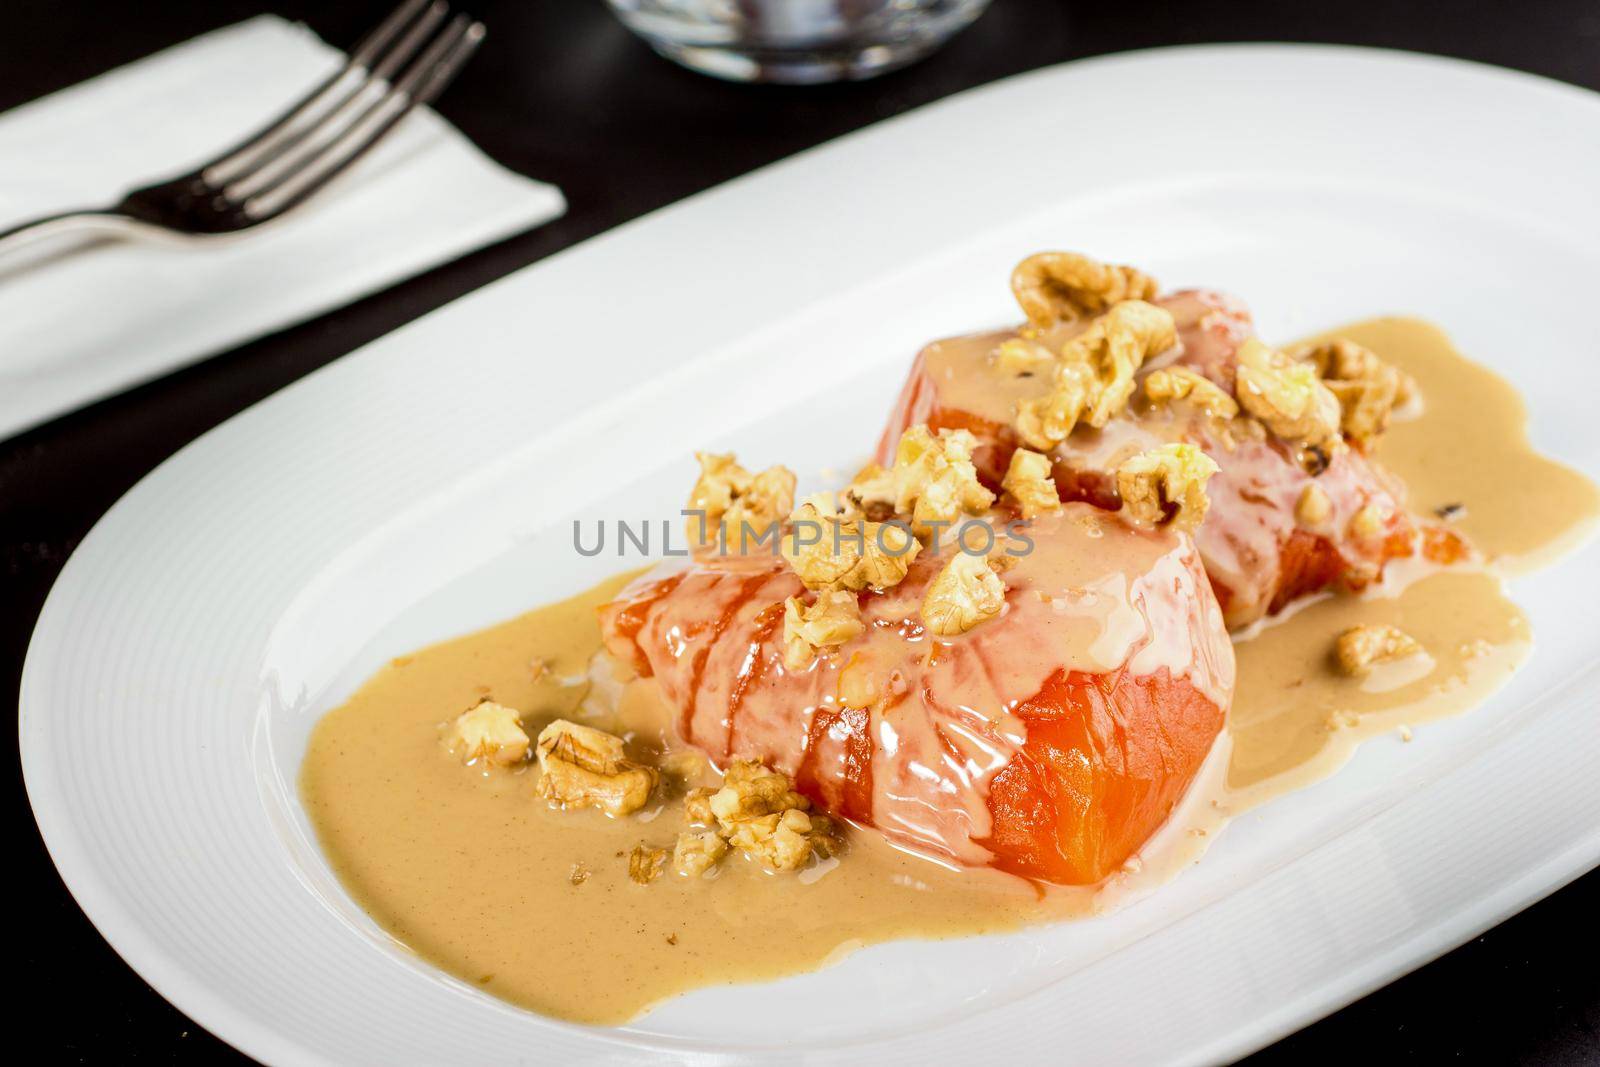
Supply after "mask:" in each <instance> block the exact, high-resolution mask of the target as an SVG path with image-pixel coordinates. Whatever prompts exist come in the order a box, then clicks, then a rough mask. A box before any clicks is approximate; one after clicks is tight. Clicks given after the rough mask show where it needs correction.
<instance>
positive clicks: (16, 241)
mask: <svg viewBox="0 0 1600 1067" xmlns="http://www.w3.org/2000/svg"><path fill="white" fill-rule="evenodd" d="M132 225H134V222H133V220H132V219H130V218H128V217H127V216H126V215H123V214H121V213H119V212H116V211H105V210H83V211H63V212H60V213H59V214H55V215H45V216H43V217H42V218H37V219H30V220H28V221H27V222H23V223H19V224H18V225H16V226H12V227H11V228H10V229H5V230H0V252H9V251H11V250H12V249H15V248H20V247H22V246H24V245H30V244H33V243H35V242H37V241H43V240H48V239H49V238H51V237H56V236H60V235H62V234H69V233H89V232H96V233H106V232H107V231H114V230H121V229H124V228H125V227H129V226H132Z"/></svg>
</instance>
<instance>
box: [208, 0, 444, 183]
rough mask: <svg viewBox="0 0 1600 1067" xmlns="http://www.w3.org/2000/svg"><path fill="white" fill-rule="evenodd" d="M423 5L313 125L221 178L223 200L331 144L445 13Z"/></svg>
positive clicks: (271, 179)
mask: <svg viewBox="0 0 1600 1067" xmlns="http://www.w3.org/2000/svg"><path fill="white" fill-rule="evenodd" d="M424 2H425V3H427V7H426V8H425V9H424V10H423V12H422V16H421V17H420V18H418V19H417V20H416V21H415V22H413V23H412V24H411V26H410V28H409V29H407V30H406V31H405V33H404V35H403V36H401V38H400V41H399V43H397V44H395V45H394V47H392V48H389V49H388V50H387V51H386V52H384V53H383V55H382V57H381V58H378V57H377V56H371V57H368V63H367V64H364V67H365V77H364V78H363V79H362V80H361V83H360V84H359V85H357V86H356V87H355V88H354V89H352V90H351V91H350V92H349V93H347V94H346V95H345V96H344V98H343V99H342V100H340V101H338V102H337V103H335V104H333V105H332V106H331V107H329V108H327V109H325V110H324V111H323V113H322V114H321V115H319V116H318V117H317V118H316V120H315V121H314V122H311V123H307V124H302V126H301V128H300V129H298V130H296V131H293V132H291V133H289V134H287V135H286V136H285V137H283V138H280V139H279V140H278V141H277V143H276V144H275V145H273V146H272V151H270V152H269V153H266V154H261V153H258V154H257V156H256V159H255V160H254V161H252V162H253V163H254V164H258V165H247V166H246V167H245V168H244V169H243V170H242V171H239V172H236V173H235V174H234V175H233V176H231V177H230V178H228V179H227V183H226V184H225V185H224V186H222V187H221V190H222V195H223V197H224V198H225V199H227V200H230V201H232V202H233V203H240V202H242V201H244V200H247V199H249V198H250V197H252V196H254V195H255V194H256V193H259V192H261V191H262V190H263V189H268V188H271V187H272V186H273V185H275V184H277V183H278V182H279V181H280V180H281V179H282V178H283V176H284V175H286V174H291V173H293V172H294V171H295V170H297V169H299V167H300V166H302V165H303V164H304V162H305V161H306V160H307V159H311V158H313V157H315V156H316V155H317V154H318V153H320V152H321V151H322V149H323V147H324V146H325V145H327V144H329V143H331V142H332V141H333V140H335V139H336V138H337V137H338V136H339V134H340V133H341V131H342V130H343V129H344V128H345V127H346V126H347V125H348V124H349V121H350V120H349V116H350V115H351V114H352V112H354V111H355V110H356V109H357V108H359V107H360V106H361V105H362V104H363V103H370V102H371V101H372V100H373V99H375V98H377V97H379V96H381V95H382V93H383V92H384V91H385V90H387V89H388V88H389V82H390V80H391V79H393V77H394V76H395V74H396V73H398V72H399V70H400V69H401V68H402V67H403V66H405V64H406V63H407V62H409V61H410V59H411V57H412V56H414V55H416V53H417V50H418V49H419V48H421V47H422V45H423V44H424V42H426V41H427V40H428V37H429V36H430V35H431V34H432V33H433V31H434V30H435V29H437V28H438V25H439V23H440V22H442V21H443V20H444V16H445V13H446V12H447V11H449V9H450V5H449V4H448V3H447V2H446V0H431V2H430V0H424ZM372 59H377V62H376V63H375V64H374V63H372V62H371V61H372Z"/></svg>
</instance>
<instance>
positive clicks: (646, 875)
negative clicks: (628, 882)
mask: <svg viewBox="0 0 1600 1067" xmlns="http://www.w3.org/2000/svg"><path fill="white" fill-rule="evenodd" d="M666 862H667V850H666V849H664V848H655V847H653V846H650V845H634V846H633V851H632V852H630V853H628V877H629V878H630V879H632V880H633V882H634V884H636V885H649V884H650V883H651V882H653V881H655V880H656V879H657V878H660V877H661V868H662V867H663V866H664V865H665V864H666Z"/></svg>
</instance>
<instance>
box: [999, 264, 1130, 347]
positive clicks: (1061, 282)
mask: <svg viewBox="0 0 1600 1067" xmlns="http://www.w3.org/2000/svg"><path fill="white" fill-rule="evenodd" d="M1159 290H1160V286H1158V285H1157V284H1156V280H1155V279H1154V278H1152V277H1150V276H1149V275H1148V274H1144V273H1142V272H1140V271H1137V270H1135V269H1133V268H1132V267H1121V266H1115V265H1113V264H1109V263H1101V262H1100V261H1098V260H1094V259H1090V258H1089V257H1088V256H1084V255H1079V254H1078V253H1076V252H1037V253H1035V254H1034V255H1031V256H1029V257H1028V258H1027V259H1024V260H1023V261H1022V262H1021V263H1018V264H1017V266H1016V268H1015V269H1014V270H1013V271H1012V272H1011V293H1012V295H1013V296H1015V297H1016V298H1017V304H1018V306H1020V307H1021V308H1022V313H1023V314H1024V315H1026V316H1028V321H1029V322H1030V323H1031V324H1033V325H1034V326H1035V327H1038V328H1041V329H1042V328H1044V327H1046V326H1049V325H1051V324H1052V323H1054V322H1056V321H1058V320H1064V319H1077V318H1084V317H1086V316H1089V315H1098V314H1099V313H1100V312H1102V311H1104V310H1105V309H1106V308H1108V307H1110V306H1111V305H1113V304H1115V303H1117V302H1119V301H1122V300H1151V299H1153V298H1154V297H1155V295H1156V293H1157V292H1158V291H1159Z"/></svg>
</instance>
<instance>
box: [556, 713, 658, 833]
mask: <svg viewBox="0 0 1600 1067" xmlns="http://www.w3.org/2000/svg"><path fill="white" fill-rule="evenodd" d="M538 754H539V769H540V771H541V772H543V773H542V774H540V776H539V785H538V787H537V792H538V794H539V796H541V797H543V798H544V799H546V800H548V801H550V802H551V803H554V804H559V805H560V806H562V807H565V808H585V807H588V808H599V809H600V810H601V811H604V812H605V813H606V814H607V815H628V814H630V813H632V812H635V811H638V810H639V809H640V808H642V807H644V805H645V802H646V801H648V800H649V799H650V791H651V790H652V789H654V788H655V785H656V772H655V770H654V769H653V768H650V767H644V766H641V765H639V764H637V763H632V762H630V761H628V760H627V759H625V758H624V756H623V749H622V739H621V738H620V737H615V736H613V735H611V734H608V733H606V732H605V731H604V730H596V729H595V728H594V727H592V726H581V725H579V724H578V723H575V722H568V721H567V720H565V719H557V720H556V721H555V722H553V723H551V724H550V725H549V726H546V727H545V728H544V729H543V730H541V731H540V732H539V743H538Z"/></svg>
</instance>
